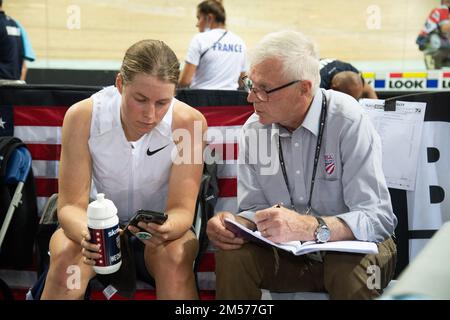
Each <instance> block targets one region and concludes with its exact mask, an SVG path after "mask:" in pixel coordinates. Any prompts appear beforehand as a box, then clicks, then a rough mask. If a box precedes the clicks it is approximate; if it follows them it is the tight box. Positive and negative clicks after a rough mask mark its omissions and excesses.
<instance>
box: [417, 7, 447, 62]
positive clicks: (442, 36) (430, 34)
mask: <svg viewBox="0 0 450 320" xmlns="http://www.w3.org/2000/svg"><path fill="white" fill-rule="evenodd" d="M449 6H450V0H443V1H442V2H441V6H439V7H437V8H434V9H433V10H431V12H430V14H429V15H428V17H427V20H426V21H425V24H424V26H423V27H422V30H421V31H420V33H419V35H418V37H417V39H416V43H417V45H418V46H419V50H420V51H423V53H424V59H425V65H426V67H427V69H441V68H442V67H445V66H450V37H449V33H450V23H449V22H450V21H449Z"/></svg>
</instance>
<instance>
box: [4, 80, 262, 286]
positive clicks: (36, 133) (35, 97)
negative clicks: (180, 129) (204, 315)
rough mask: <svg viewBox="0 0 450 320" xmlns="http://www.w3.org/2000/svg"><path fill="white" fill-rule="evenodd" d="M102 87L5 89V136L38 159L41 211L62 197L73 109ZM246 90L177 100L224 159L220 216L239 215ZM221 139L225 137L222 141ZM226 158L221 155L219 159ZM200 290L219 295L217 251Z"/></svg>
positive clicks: (190, 94) (183, 94)
mask: <svg viewBox="0 0 450 320" xmlns="http://www.w3.org/2000/svg"><path fill="white" fill-rule="evenodd" d="M100 89H101V88H97V87H73V86H71V87H68V86H14V87H0V135H14V136H16V137H18V138H20V139H21V140H22V141H24V142H25V143H26V144H27V147H28V148H29V150H30V152H31V155H32V159H33V161H32V169H33V173H34V176H35V183H36V194H37V203H38V209H39V211H41V209H42V208H43V206H44V204H45V203H46V201H47V199H48V197H50V196H51V195H52V194H53V193H56V192H58V166H59V157H60V152H61V145H60V144H61V126H62V122H63V118H64V115H65V113H66V111H67V109H68V108H69V107H70V106H71V105H72V104H74V103H75V102H77V101H80V100H82V99H86V98H88V97H90V96H91V95H92V94H93V93H95V92H96V91H98V90H100ZM246 98H247V94H246V93H245V92H242V91H222V90H221V91H211V90H180V91H179V92H178V93H177V99H179V100H181V101H183V102H185V103H187V104H188V105H190V106H192V107H195V108H196V109H198V110H199V111H200V112H202V114H203V115H204V116H205V118H206V120H207V122H208V128H209V129H208V137H210V136H211V135H213V136H214V137H215V138H214V141H213V142H212V145H210V146H211V147H213V148H215V150H216V155H222V160H223V161H222V162H221V163H219V164H218V168H217V169H218V180H219V188H220V192H219V199H218V202H217V204H216V208H215V211H216V212H218V211H222V210H227V211H231V212H236V209H237V206H236V191H237V190H236V189H237V183H236V163H237V137H238V135H239V130H240V128H241V126H242V125H243V124H244V122H245V121H246V120H247V118H248V117H249V116H250V115H251V114H252V113H253V107H252V106H251V105H249V104H248V102H247V101H246ZM217 137H221V138H220V139H217ZM219 157H220V156H219ZM198 276H199V285H200V289H205V290H214V254H213V253H212V251H211V249H209V250H208V251H207V253H206V254H205V255H204V257H203V259H202V262H201V264H200V266H199V275H198Z"/></svg>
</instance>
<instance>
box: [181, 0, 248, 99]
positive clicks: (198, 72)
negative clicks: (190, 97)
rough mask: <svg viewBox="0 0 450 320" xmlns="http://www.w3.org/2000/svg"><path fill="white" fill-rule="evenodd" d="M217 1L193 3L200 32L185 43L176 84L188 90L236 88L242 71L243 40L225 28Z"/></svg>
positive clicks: (221, 8) (222, 14)
mask: <svg viewBox="0 0 450 320" xmlns="http://www.w3.org/2000/svg"><path fill="white" fill-rule="evenodd" d="M225 22H226V13H225V9H224V7H223V5H222V2H221V1H217V0H206V1H203V2H201V3H200V4H199V5H198V6H197V25H196V27H197V28H198V30H199V31H200V33H199V34H197V35H196V36H194V38H193V39H192V40H191V43H190V45H189V49H188V53H187V56H186V60H185V65H184V68H183V71H182V73H181V77H180V80H179V82H178V86H179V87H180V88H183V87H189V88H191V89H212V90H214V89H220V90H236V89H238V87H240V85H239V80H240V78H242V77H243V76H244V74H245V71H246V46H245V43H244V41H243V40H242V39H241V38H240V37H239V36H237V35H236V34H234V33H233V32H231V31H230V30H227V29H226V28H225Z"/></svg>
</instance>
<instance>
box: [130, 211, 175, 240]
mask: <svg viewBox="0 0 450 320" xmlns="http://www.w3.org/2000/svg"><path fill="white" fill-rule="evenodd" d="M166 220H167V214H165V213H164V212H157V211H151V210H143V209H140V210H138V211H136V213H135V215H134V217H133V218H131V220H130V222H128V224H127V226H126V227H125V230H128V231H129V232H131V231H130V230H129V229H128V226H134V227H136V228H138V229H139V230H140V232H137V233H136V234H135V235H136V236H137V237H138V238H139V239H141V240H149V239H151V237H152V235H151V234H150V233H149V232H148V231H147V230H144V229H142V228H141V227H139V226H138V223H139V222H141V221H142V222H144V223H149V222H152V223H156V224H160V225H161V224H164V222H166Z"/></svg>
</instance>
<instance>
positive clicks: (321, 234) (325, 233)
mask: <svg viewBox="0 0 450 320" xmlns="http://www.w3.org/2000/svg"><path fill="white" fill-rule="evenodd" d="M329 240H330V229H328V228H327V227H322V228H320V229H319V231H318V232H317V242H328V241H329Z"/></svg>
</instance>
